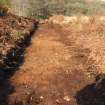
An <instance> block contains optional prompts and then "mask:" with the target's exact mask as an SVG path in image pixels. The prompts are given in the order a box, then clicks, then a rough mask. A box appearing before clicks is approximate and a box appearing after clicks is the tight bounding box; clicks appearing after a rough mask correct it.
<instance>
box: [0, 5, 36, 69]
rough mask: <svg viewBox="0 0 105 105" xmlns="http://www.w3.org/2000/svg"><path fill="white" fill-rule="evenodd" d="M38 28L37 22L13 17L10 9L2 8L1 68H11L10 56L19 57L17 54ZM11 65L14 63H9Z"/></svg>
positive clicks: (0, 17) (0, 16) (0, 18)
mask: <svg viewBox="0 0 105 105" xmlns="http://www.w3.org/2000/svg"><path fill="white" fill-rule="evenodd" d="M36 26H37V22H36V21H35V20H32V19H28V18H23V17H19V16H16V15H13V14H11V13H10V12H8V8H6V7H0V68H3V67H4V66H5V68H6V66H7V67H9V65H8V64H6V62H7V59H8V56H12V57H14V56H15V57H16V56H17V55H18V54H15V53H16V52H18V51H17V50H19V49H20V47H21V46H22V43H23V42H24V41H25V40H26V39H27V38H28V37H30V36H31V33H32V32H33V31H34V30H35V28H36ZM19 44H21V46H20V45H19ZM12 57H11V58H12ZM9 63H13V62H10V61H9ZM10 65H11V64H10ZM12 65H13V64H12ZM2 66H3V67H2Z"/></svg>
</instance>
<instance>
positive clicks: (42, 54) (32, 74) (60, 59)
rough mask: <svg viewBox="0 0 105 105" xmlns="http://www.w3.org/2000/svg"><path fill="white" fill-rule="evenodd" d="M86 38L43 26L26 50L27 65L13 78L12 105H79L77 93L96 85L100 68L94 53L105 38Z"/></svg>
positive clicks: (64, 29)
mask: <svg viewBox="0 0 105 105" xmlns="http://www.w3.org/2000/svg"><path fill="white" fill-rule="evenodd" d="M84 39H85V37H81V36H76V35H75V37H74V36H73V34H71V32H70V30H69V29H67V28H62V27H60V26H51V25H47V24H43V25H39V28H38V30H37V31H36V32H35V34H34V35H33V37H32V40H31V44H30V46H29V47H28V48H27V49H26V51H25V55H24V58H25V59H24V62H23V64H22V65H21V66H20V67H19V68H18V69H17V71H16V72H15V74H14V75H13V76H12V77H11V78H10V81H11V85H12V86H14V92H12V93H10V94H9V95H8V97H7V100H8V103H9V104H10V105H11V104H12V105H78V104H79V103H78V101H76V98H75V96H76V94H77V92H78V91H80V90H81V89H83V88H84V87H85V86H87V85H89V84H92V83H93V82H94V79H95V78H94V77H95V76H96V75H97V74H98V73H99V69H100V68H99V66H97V65H96V64H95V63H94V62H95V60H94V57H93V58H92V56H91V54H92V48H93V47H95V46H96V45H97V46H98V47H97V46H96V47H95V48H96V49H95V51H98V49H99V48H100V46H101V47H102V43H101V42H102V39H101V41H97V40H96V39H95V38H93V39H94V40H90V39H89V38H88V37H87V39H86V40H84ZM93 41H94V42H93ZM91 43H92V44H91ZM99 43H101V44H99ZM97 48H98V49H97ZM93 50H94V49H93ZM93 55H94V54H93ZM85 101H86V100H85ZM80 105H91V104H80ZM92 105H96V104H92Z"/></svg>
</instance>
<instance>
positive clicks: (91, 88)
mask: <svg viewBox="0 0 105 105" xmlns="http://www.w3.org/2000/svg"><path fill="white" fill-rule="evenodd" d="M76 99H77V103H78V105H105V74H101V75H98V76H97V77H96V81H95V82H94V83H93V84H90V85H88V86H86V87H85V88H83V89H82V90H80V91H79V92H77V94H76Z"/></svg>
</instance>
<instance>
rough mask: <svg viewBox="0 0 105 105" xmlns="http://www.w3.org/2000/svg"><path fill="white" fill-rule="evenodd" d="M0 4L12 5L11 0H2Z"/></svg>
mask: <svg viewBox="0 0 105 105" xmlns="http://www.w3.org/2000/svg"><path fill="white" fill-rule="evenodd" d="M0 6H10V0H0Z"/></svg>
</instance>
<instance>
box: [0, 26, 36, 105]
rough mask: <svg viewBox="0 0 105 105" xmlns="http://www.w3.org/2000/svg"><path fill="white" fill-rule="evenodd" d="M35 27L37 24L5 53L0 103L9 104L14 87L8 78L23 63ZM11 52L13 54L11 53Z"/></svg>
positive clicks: (0, 72) (1, 76)
mask: <svg viewBox="0 0 105 105" xmlns="http://www.w3.org/2000/svg"><path fill="white" fill-rule="evenodd" d="M37 28H38V25H37V26H36V28H35V30H34V31H33V32H32V33H30V36H29V37H27V38H26V39H25V40H24V41H23V42H22V43H20V44H19V45H18V46H19V47H18V49H12V51H11V52H10V53H9V54H8V55H7V58H8V59H6V61H5V63H6V65H7V66H6V67H5V66H4V67H3V68H0V105H9V103H8V96H9V95H10V94H12V93H13V92H14V91H15V88H14V86H13V85H12V84H11V82H10V81H9V79H10V78H11V77H12V76H13V75H14V73H15V72H16V71H17V70H18V68H19V67H20V66H21V65H22V64H23V62H24V53H25V49H26V48H27V47H28V46H30V44H31V43H30V42H31V37H32V35H33V34H34V33H35V31H36V30H37ZM12 53H13V54H14V55H12Z"/></svg>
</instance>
